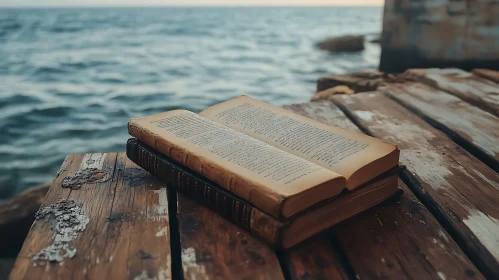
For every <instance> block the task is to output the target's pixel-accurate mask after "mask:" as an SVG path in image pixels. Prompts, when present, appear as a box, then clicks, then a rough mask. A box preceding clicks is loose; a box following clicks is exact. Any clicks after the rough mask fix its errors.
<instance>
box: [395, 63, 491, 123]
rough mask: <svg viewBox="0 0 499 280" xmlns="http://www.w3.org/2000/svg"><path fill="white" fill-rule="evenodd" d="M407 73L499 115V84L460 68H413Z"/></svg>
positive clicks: (415, 78) (419, 80)
mask: <svg viewBox="0 0 499 280" xmlns="http://www.w3.org/2000/svg"><path fill="white" fill-rule="evenodd" d="M405 75H406V76H407V77H408V78H411V79H413V80H415V81H418V82H422V83H426V84H428V85H430V86H433V87H435V88H438V89H441V90H443V91H446V92H448V93H451V94H453V95H455V96H457V97H459V98H461V99H462V100H464V101H466V102H469V103H470V104H473V105H475V106H477V107H478V108H481V109H482V110H484V111H487V112H489V113H491V114H493V115H494V116H496V117H499V86H498V84H496V83H494V82H491V81H489V80H486V79H482V78H480V77H477V76H474V75H472V74H471V73H469V72H466V71H463V70H460V69H437V68H431V69H411V70H408V71H407V72H406V73H405Z"/></svg>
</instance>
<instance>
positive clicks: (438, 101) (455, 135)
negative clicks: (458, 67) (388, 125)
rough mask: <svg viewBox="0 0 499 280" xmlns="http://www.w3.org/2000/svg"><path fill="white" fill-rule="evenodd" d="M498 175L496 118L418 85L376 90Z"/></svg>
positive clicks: (430, 88) (498, 127) (498, 121)
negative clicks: (414, 114)
mask: <svg viewBox="0 0 499 280" xmlns="http://www.w3.org/2000/svg"><path fill="white" fill-rule="evenodd" d="M379 91H381V92H384V93H386V94H388V95H389V96H390V97H391V98H392V99H394V100H395V101H397V103H399V104H401V105H403V106H404V107H406V108H408V109H409V110H411V111H412V112H414V113H416V114H417V115H419V116H420V117H422V118H423V119H424V120H426V121H427V122H429V123H430V124H431V125H433V126H434V127H436V128H437V129H439V130H441V131H443V132H445V133H446V134H447V135H448V136H449V137H450V138H452V139H453V140H454V141H456V142H457V143H458V144H460V145H461V146H463V147H464V148H466V149H467V150H468V151H469V152H471V153H472V154H474V155H475V156H477V157H478V158H479V159H481V160H482V161H483V162H485V163H486V164H487V165H489V166H490V167H491V168H492V169H494V170H495V171H496V172H499V118H497V117H495V116H494V115H492V114H490V113H487V112H485V111H483V110H480V109H478V108H477V107H475V106H473V105H471V104H469V103H467V102H464V101H463V100H461V99H459V98H457V97H455V96H453V95H451V94H448V93H445V92H443V91H440V90H438V89H434V88H432V87H429V86H427V85H423V84H420V83H403V84H391V85H388V86H385V87H382V88H380V89H379Z"/></svg>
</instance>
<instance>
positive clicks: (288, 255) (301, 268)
mask: <svg viewBox="0 0 499 280" xmlns="http://www.w3.org/2000/svg"><path fill="white" fill-rule="evenodd" d="M330 239H331V237H328V233H327V232H325V233H322V234H320V235H318V236H315V237H313V238H311V239H310V240H307V241H305V242H303V243H301V244H298V245H297V246H295V247H294V248H292V249H290V250H289V251H287V252H284V253H282V254H283V257H284V258H285V262H286V267H287V270H288V271H289V274H290V277H291V279H298V280H302V279H303V280H305V279H345V280H347V279H349V276H348V275H349V273H348V272H347V271H346V269H345V268H344V265H343V264H344V263H345V262H347V260H345V259H343V258H342V256H341V255H340V254H338V252H337V248H335V247H334V246H333V244H332V243H331V240H330Z"/></svg>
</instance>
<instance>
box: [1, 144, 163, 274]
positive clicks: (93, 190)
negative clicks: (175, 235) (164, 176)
mask: <svg viewBox="0 0 499 280" xmlns="http://www.w3.org/2000/svg"><path fill="white" fill-rule="evenodd" d="M62 185H64V186H66V188H62V187H61V186H62ZM166 195H167V193H166V188H165V185H164V184H163V183H162V182H160V181H159V180H157V179H155V178H154V177H152V176H151V175H148V174H147V173H146V172H145V171H143V170H142V169H139V168H138V167H137V166H135V165H134V164H133V163H132V162H130V161H129V160H128V159H126V156H125V155H124V154H116V153H109V154H87V155H72V156H68V157H67V158H66V160H65V162H64V164H63V166H62V167H61V170H60V173H59V175H58V177H57V178H56V179H55V180H54V182H53V183H52V185H51V188H50V191H49V193H48V194H47V199H46V201H45V203H44V205H43V206H42V209H43V208H44V207H50V206H52V207H54V205H57V203H58V202H60V201H61V200H67V199H72V200H76V201H80V202H81V209H80V208H73V209H72V211H74V212H76V213H73V214H76V215H78V216H77V217H78V219H74V220H71V221H69V229H74V230H75V231H74V232H76V236H75V235H71V234H68V235H67V236H66V239H67V238H69V240H70V241H69V243H67V245H68V247H69V250H70V251H71V249H72V248H74V249H76V254H75V255H74V257H72V258H71V257H69V256H67V257H64V258H62V259H59V260H58V261H52V262H49V261H46V260H44V259H43V257H41V258H39V259H38V260H36V261H35V260H34V258H36V256H37V254H38V253H39V252H41V251H42V250H43V249H44V248H50V247H49V246H50V245H51V244H52V245H60V243H57V242H58V240H59V239H55V240H54V239H53V237H54V231H53V230H52V229H53V228H54V225H55V223H56V221H55V220H54V217H53V215H46V216H45V217H43V218H41V219H39V220H36V221H35V223H34V224H33V226H32V229H31V231H30V233H29V234H28V237H27V239H26V241H25V243H24V246H23V249H22V250H21V252H20V254H19V256H18V259H17V261H16V263H15V266H14V269H13V271H12V273H11V275H10V278H11V279H23V278H24V279H31V278H36V279H106V278H109V279H171V269H170V259H171V253H170V239H169V223H168V205H167V197H166ZM59 210H61V211H62V210H64V211H65V210H68V209H63V208H60V209H59ZM64 213H65V212H64ZM85 217H86V218H88V220H87V221H88V224H86V225H85V223H84V222H83V223H80V224H79V225H80V227H81V228H80V229H81V231H78V230H77V229H76V228H75V226H76V225H78V222H81V221H84V220H85ZM60 218H62V219H63V220H62V221H64V215H63V216H62V217H60ZM66 222H68V221H66ZM58 225H59V226H64V224H63V223H62V222H61V221H59V223H58ZM67 229H68V228H67ZM63 233H64V232H62V237H64V235H63ZM66 233H67V231H66ZM57 238H61V235H58V236H57ZM59 241H60V240H59ZM61 252H64V251H61ZM49 255H51V254H49Z"/></svg>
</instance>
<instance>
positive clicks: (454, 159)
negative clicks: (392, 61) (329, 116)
mask: <svg viewBox="0 0 499 280" xmlns="http://www.w3.org/2000/svg"><path fill="white" fill-rule="evenodd" d="M335 102H336V103H337V104H338V105H339V106H340V108H341V109H342V110H343V111H344V112H346V113H347V114H348V115H349V116H350V118H351V119H352V120H354V122H356V124H358V125H359V126H360V127H361V128H362V129H363V130H365V131H366V132H368V133H369V134H371V135H373V136H376V137H379V138H381V139H383V140H385V141H389V142H392V143H396V144H397V145H398V146H399V148H400V149H401V161H402V163H404V164H405V165H406V166H407V168H408V170H407V171H405V172H403V173H402V178H403V179H404V181H405V182H406V183H408V184H409V186H410V187H411V189H412V190H413V191H414V192H415V193H416V194H417V195H418V197H419V198H420V199H421V200H422V201H423V202H424V203H425V205H426V206H427V207H429V208H430V210H431V211H432V212H433V214H434V215H435V216H436V217H437V218H438V219H439V221H440V223H441V224H443V225H445V227H446V229H447V230H448V231H449V233H450V234H451V235H452V237H453V238H454V239H455V240H456V241H457V242H458V244H459V245H460V246H461V248H462V249H463V251H465V253H466V254H467V255H468V256H469V257H470V258H471V260H472V261H473V262H474V263H475V265H476V266H477V267H478V268H479V269H480V270H481V271H482V273H483V274H484V275H485V276H486V277H490V278H498V277H499V263H498V259H499V238H498V235H497V232H499V220H498V219H499V207H497V205H499V185H498V183H497V182H499V175H498V174H497V173H496V172H494V171H493V170H492V169H490V168H488V167H487V166H486V165H485V164H483V163H482V162H481V161H479V160H478V159H477V158H475V157H473V156H472V155H471V154H469V153H468V152H466V151H465V150H463V149H462V148H461V147H460V146H458V145H457V144H455V143H454V142H452V141H451V140H450V139H449V138H447V137H446V135H445V134H443V133H442V132H441V131H439V130H437V129H435V128H433V127H431V126H430V125H429V124H427V123H425V122H424V121H423V120H422V119H420V118H418V117H417V116H415V115H413V114H412V113H410V112H409V111H408V110H407V109H405V108H403V107H402V106H400V105H399V104H397V103H395V102H394V101H393V100H390V99H389V98H388V97H386V96H385V95H383V94H382V93H366V94H359V95H355V96H338V97H336V98H335Z"/></svg>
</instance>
